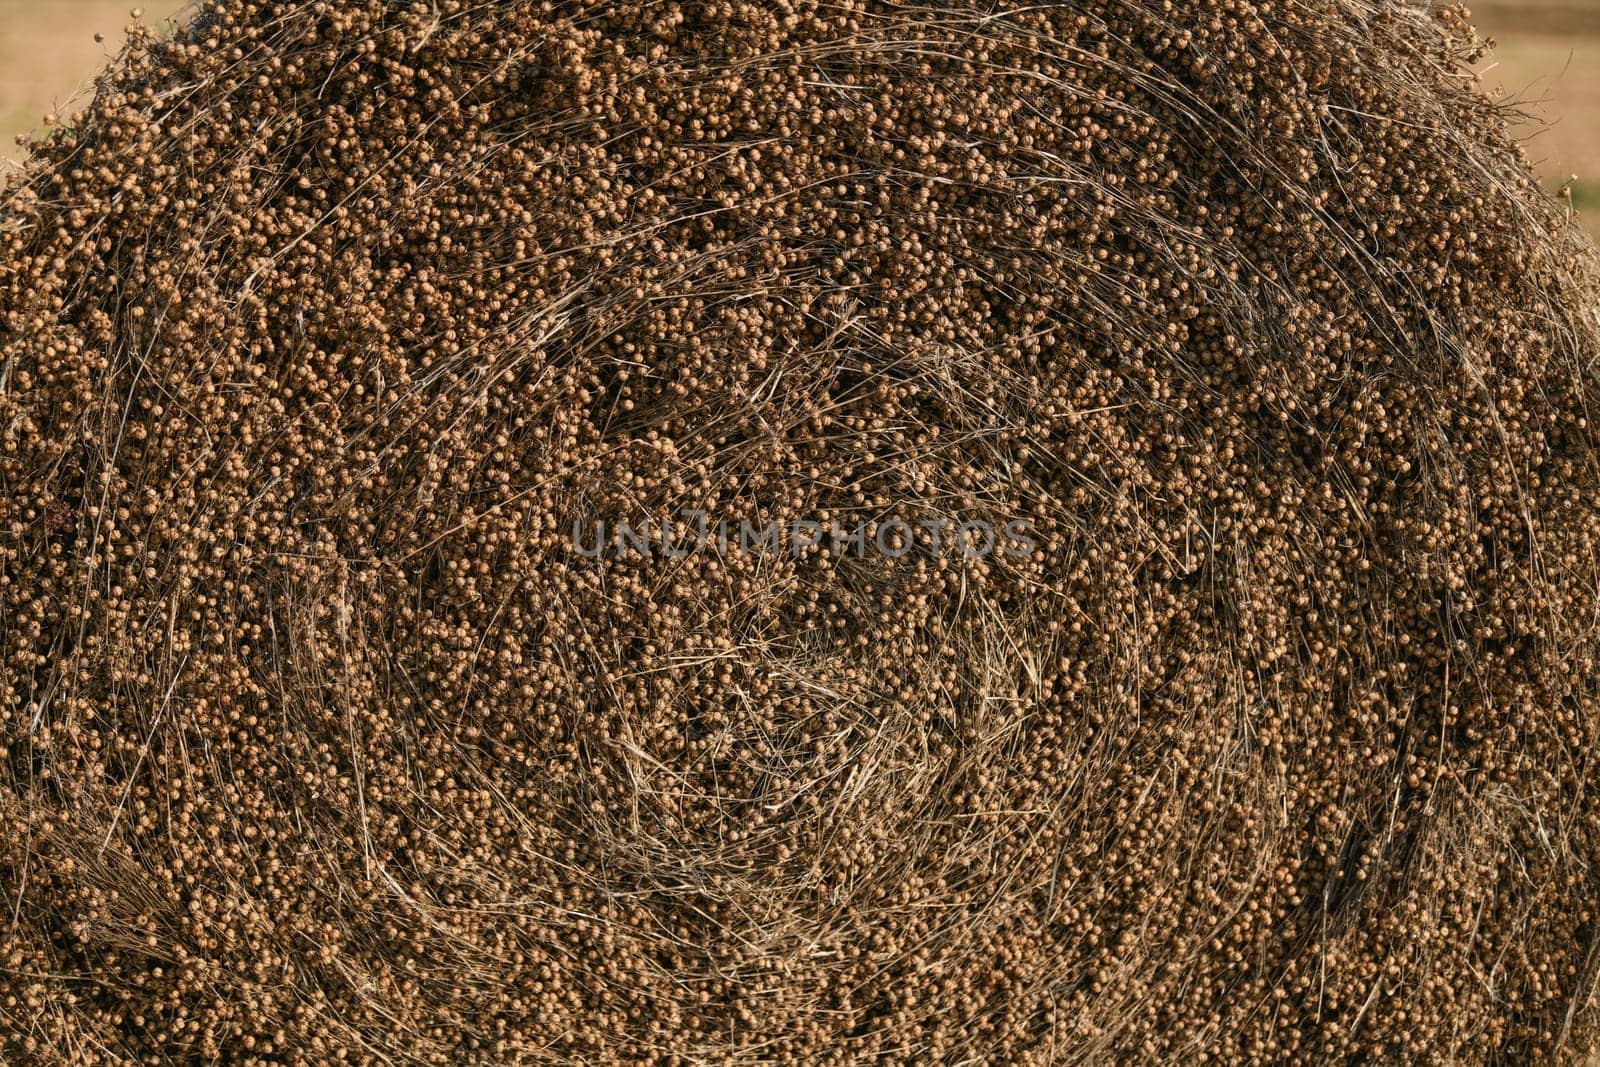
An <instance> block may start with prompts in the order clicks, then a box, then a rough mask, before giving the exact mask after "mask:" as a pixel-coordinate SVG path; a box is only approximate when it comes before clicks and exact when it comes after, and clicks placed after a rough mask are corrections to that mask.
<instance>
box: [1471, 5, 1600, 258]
mask: <svg viewBox="0 0 1600 1067" xmlns="http://www.w3.org/2000/svg"><path fill="white" fill-rule="evenodd" d="M1472 14H1473V21H1474V22H1475V23H1476V25H1477V26H1478V29H1479V30H1480V31H1481V32H1483V33H1484V34H1485V35H1487V36H1490V37H1493V38H1495V40H1496V47H1495V51H1494V54H1493V55H1492V56H1491V57H1489V58H1488V59H1487V60H1485V61H1484V62H1483V63H1482V64H1480V66H1479V69H1480V70H1481V71H1482V72H1483V76H1484V82H1483V84H1484V88H1485V90H1486V91H1488V92H1489V93H1490V94H1491V95H1492V96H1493V97H1494V98H1495V99H1500V100H1505V101H1507V102H1510V103H1514V104H1516V105H1517V106H1518V107H1519V108H1520V109H1521V110H1523V111H1525V112H1526V113H1527V115H1528V120H1527V121H1526V122H1524V123H1522V124H1521V125H1519V126H1518V127H1517V134H1518V136H1519V137H1521V138H1523V140H1524V143H1525V144H1526V147H1527V151H1528V157H1529V159H1530V160H1531V161H1532V163H1533V166H1534V169H1535V171H1536V172H1537V173H1538V174H1539V176H1540V178H1541V179H1542V180H1543V181H1544V183H1545V184H1546V186H1547V187H1548V188H1549V189H1551V190H1552V191H1559V190H1560V189H1561V188H1562V187H1563V186H1570V188H1571V190H1572V200H1573V204H1574V206H1575V207H1576V208H1577V209H1578V210H1579V211H1580V213H1581V220H1582V222H1583V224H1584V226H1585V227H1586V228H1587V229H1588V230H1589V232H1590V233H1596V234H1600V2H1595V0H1583V2H1573V3H1566V4H1560V3H1550V4H1545V3H1537V2H1536V3H1531V4H1501V3H1496V4H1475V5H1473V6H1472Z"/></svg>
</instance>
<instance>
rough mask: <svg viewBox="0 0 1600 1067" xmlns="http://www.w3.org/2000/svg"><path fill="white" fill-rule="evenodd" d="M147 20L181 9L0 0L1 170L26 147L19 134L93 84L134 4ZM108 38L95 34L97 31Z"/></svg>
mask: <svg viewBox="0 0 1600 1067" xmlns="http://www.w3.org/2000/svg"><path fill="white" fill-rule="evenodd" d="M136 6H142V8H143V12H144V19H145V21H147V22H159V21H160V20H163V19H165V18H167V17H169V16H171V15H173V14H174V13H176V12H178V11H180V10H181V9H182V7H183V6H184V5H182V4H180V3H177V2H175V0H151V2H150V3H147V4H143V5H136V4H134V3H131V2H130V0H0V170H4V169H5V168H6V167H9V166H14V165H15V164H16V162H17V161H18V159H19V158H20V157H21V155H22V149H20V148H18V147H17V144H16V140H15V138H16V135H17V134H19V133H26V132H28V131H30V130H35V129H37V128H38V127H39V126H40V124H41V121H42V120H43V118H44V116H45V115H47V114H52V113H53V112H54V111H55V110H56V108H58V107H61V106H63V105H65V104H66V103H67V101H69V100H71V99H72V98H73V97H74V96H75V95H76V94H77V93H78V92H79V91H80V90H84V89H87V88H89V87H90V85H91V83H92V82H93V80H94V77H95V75H96V74H98V73H99V72H100V69H101V68H102V67H104V66H105V64H106V60H107V59H108V58H109V57H110V56H111V55H113V54H115V52H116V51H117V49H119V48H120V47H121V46H122V41H123V39H124V38H123V28H124V27H125V26H127V25H128V24H129V23H130V22H132V21H133V20H132V18H131V16H130V12H131V11H132V10H133V9H134V8H135V7H136ZM96 33H99V34H101V35H102V36H103V37H104V38H105V39H104V40H103V41H99V42H97V41H95V39H94V35H95V34H96Z"/></svg>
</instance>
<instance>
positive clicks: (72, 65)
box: [0, 0, 1600, 235]
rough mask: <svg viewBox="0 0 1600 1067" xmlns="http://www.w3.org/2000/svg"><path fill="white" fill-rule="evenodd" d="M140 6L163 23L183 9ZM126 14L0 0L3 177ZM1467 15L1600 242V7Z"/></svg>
mask: <svg viewBox="0 0 1600 1067" xmlns="http://www.w3.org/2000/svg"><path fill="white" fill-rule="evenodd" d="M142 7H143V17H144V19H145V20H146V21H147V22H154V23H160V22H162V21H165V20H167V19H169V18H171V17H172V16H173V15H175V14H177V13H178V12H180V11H181V10H182V9H183V8H184V7H186V4H185V3H184V2H183V0H147V2H145V3H144V4H143V5H142ZM132 9H133V4H132V3H130V0H0V169H4V168H5V167H7V166H14V165H15V164H16V162H17V161H18V159H19V158H20V155H21V150H20V149H18V148H17V146H16V144H15V143H14V139H15V137H16V135H17V134H19V133H22V132H24V131H28V130H35V129H37V128H38V127H39V125H40V123H41V121H42V120H43V118H44V116H45V115H46V114H47V113H50V112H52V111H54V110H55V109H56V108H58V107H63V106H65V105H67V104H68V102H69V101H71V99H72V98H73V96H74V94H76V93H77V92H78V91H80V90H83V89H87V88H88V87H89V85H90V83H91V81H92V80H93V78H94V75H95V72H96V71H97V70H98V69H99V68H100V66H101V65H103V64H104V62H105V60H106V57H107V56H108V55H110V54H112V53H113V52H114V51H115V49H116V48H117V47H119V46H120V44H121V41H122V32H123V28H124V27H125V26H126V25H127V24H128V23H129V22H130V21H131V15H130V11H131V10H132ZM1472 10H1473V16H1474V21H1475V22H1476V23H1477V24H1478V27H1479V28H1480V29H1481V30H1482V31H1483V33H1484V34H1485V35H1487V36H1490V37H1493V38H1495V39H1496V40H1497V42H1498V46H1497V48H1496V49H1495V54H1494V56H1493V57H1492V58H1491V59H1489V60H1487V61H1485V63H1484V64H1483V66H1482V68H1481V70H1482V72H1483V76H1484V89H1485V91H1486V92H1489V93H1491V94H1492V95H1496V96H1498V97H1500V98H1503V99H1506V100H1509V101H1515V102H1516V103H1518V105H1519V106H1520V107H1521V108H1522V109H1523V110H1525V111H1527V112H1529V113H1530V115H1531V116H1532V122H1530V123H1529V124H1527V125H1525V126H1524V127H1523V128H1522V129H1521V130H1520V131H1519V132H1520V133H1521V134H1522V136H1523V137H1524V138H1526V141H1527V145H1528V154H1529V156H1530V157H1531V158H1532V159H1533V161H1534V163H1535V165H1536V167H1537V169H1538V171H1539V175H1540V177H1541V178H1543V179H1544V180H1545V182H1546V184H1547V185H1548V186H1549V187H1550V189H1551V190H1552V191H1557V190H1559V189H1561V188H1562V187H1563V186H1564V185H1567V184H1568V183H1569V180H1570V179H1571V177H1572V176H1573V175H1577V178H1576V180H1574V181H1570V185H1571V189H1572V199H1573V203H1574V205H1575V206H1576V207H1577V209H1578V210H1579V211H1580V212H1581V214H1582V216H1583V222H1584V223H1585V225H1587V226H1588V227H1589V230H1590V232H1591V233H1595V234H1597V235H1600V0H1522V2H1518V0H1488V2H1486V3H1479V4H1473V5H1472ZM96 33H100V34H103V35H104V37H105V40H104V41H103V42H99V43H97V42H96V41H95V39H94V35H95V34H96Z"/></svg>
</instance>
